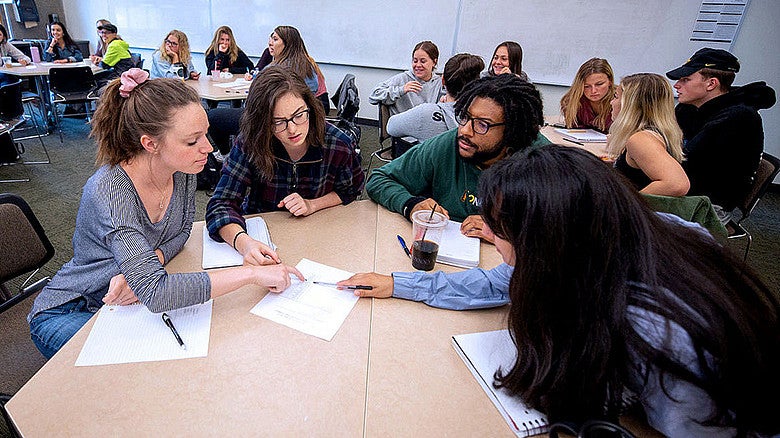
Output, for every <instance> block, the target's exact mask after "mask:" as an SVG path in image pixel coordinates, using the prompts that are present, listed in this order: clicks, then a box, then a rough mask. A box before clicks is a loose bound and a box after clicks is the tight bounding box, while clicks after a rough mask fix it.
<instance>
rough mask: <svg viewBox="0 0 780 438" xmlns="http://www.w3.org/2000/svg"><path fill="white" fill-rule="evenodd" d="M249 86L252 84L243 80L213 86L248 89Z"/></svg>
mask: <svg viewBox="0 0 780 438" xmlns="http://www.w3.org/2000/svg"><path fill="white" fill-rule="evenodd" d="M250 85H252V83H251V82H249V81H247V80H246V79H244V78H238V79H236V80H235V81H232V82H220V83H218V84H214V86H215V87H219V88H249V86H250Z"/></svg>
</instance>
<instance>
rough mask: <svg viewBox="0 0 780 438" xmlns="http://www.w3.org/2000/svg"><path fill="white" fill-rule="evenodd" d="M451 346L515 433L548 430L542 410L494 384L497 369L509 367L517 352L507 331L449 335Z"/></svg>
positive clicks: (528, 434) (527, 433)
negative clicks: (537, 409)
mask: <svg viewBox="0 0 780 438" xmlns="http://www.w3.org/2000/svg"><path fill="white" fill-rule="evenodd" d="M452 346H453V347H454V348H455V351H457V352H458V355H460V358H461V359H463V362H465V364H466V366H467V367H468V368H469V371H471V374H473V375H474V378H475V379H477V382H479V384H480V385H481V386H482V389H484V390H485V393H487V396H488V397H489V398H490V401H492V402H493V404H494V405H495V406H496V409H498V411H499V412H500V413H501V416H503V417H504V420H506V423H507V425H509V428H510V429H512V431H513V432H514V433H515V435H517V436H522V437H525V436H530V435H537V434H541V433H545V432H547V426H548V424H547V418H546V417H545V416H544V415H542V413H540V412H539V411H536V410H533V409H530V408H528V407H527V406H525V405H524V404H523V402H522V401H521V400H519V399H517V398H516V397H511V396H510V395H509V394H507V393H506V391H505V390H504V389H502V388H499V389H496V388H494V387H493V375H494V374H495V372H496V370H497V369H498V368H499V367H502V369H504V370H506V369H508V367H510V366H511V365H512V363H514V360H515V357H516V355H517V350H516V349H515V346H514V344H513V343H512V339H511V338H510V337H509V331H507V330H497V331H493V332H482V333H470V334H466V335H456V336H453V337H452Z"/></svg>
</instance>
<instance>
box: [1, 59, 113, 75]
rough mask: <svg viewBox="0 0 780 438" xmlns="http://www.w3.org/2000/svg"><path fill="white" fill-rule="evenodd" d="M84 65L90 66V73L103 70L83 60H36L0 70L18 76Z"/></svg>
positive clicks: (40, 73) (43, 73) (47, 73)
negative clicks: (66, 61)
mask: <svg viewBox="0 0 780 438" xmlns="http://www.w3.org/2000/svg"><path fill="white" fill-rule="evenodd" d="M85 65H88V66H89V67H90V68H92V73H99V72H101V71H103V69H102V68H100V67H99V66H97V65H94V64H92V63H91V62H87V63H86V64H85V63H84V62H68V63H66V64H55V63H53V62H36V63H31V64H29V65H27V66H15V67H10V68H7V67H0V72H1V73H7V74H9V75H14V76H20V77H29V76H48V75H49V70H51V69H52V68H60V67H83V66H85Z"/></svg>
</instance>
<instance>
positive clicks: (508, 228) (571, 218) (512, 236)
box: [479, 145, 780, 434]
mask: <svg viewBox="0 0 780 438" xmlns="http://www.w3.org/2000/svg"><path fill="white" fill-rule="evenodd" d="M479 193H480V195H481V197H482V209H483V217H484V219H485V222H486V223H487V225H488V226H489V227H490V228H491V229H492V230H493V231H494V233H495V234H496V236H498V237H500V238H501V239H504V240H507V241H509V242H511V244H512V246H513V248H514V252H515V257H516V260H517V266H516V267H515V271H514V273H513V275H512V279H511V282H510V286H509V288H510V300H511V302H512V306H511V309H510V315H509V329H510V332H511V333H512V336H513V339H514V342H515V345H516V347H517V350H518V359H517V361H516V362H515V363H514V365H513V366H512V367H511V368H510V369H502V370H499V371H498V372H497V373H496V384H497V385H498V386H501V387H504V388H506V389H507V390H508V391H509V392H511V393H512V394H515V395H517V396H519V397H521V398H522V399H523V400H524V401H525V402H526V403H528V404H529V405H531V406H533V407H535V408H537V409H540V410H542V411H544V412H546V413H547V414H548V416H549V417H550V419H551V421H558V420H560V419H567V420H573V421H582V420H584V419H587V418H597V417H603V416H607V417H612V416H616V415H617V413H618V410H619V405H620V400H621V392H622V390H623V388H624V387H626V386H627V385H630V384H631V382H636V379H635V378H634V379H632V378H631V376H639V385H642V381H644V383H647V382H648V378H653V379H655V378H658V379H660V381H661V382H662V388H664V386H663V382H664V378H663V377H664V376H665V375H666V376H673V377H675V378H679V379H682V380H685V381H688V382H690V383H692V384H693V385H695V386H697V387H699V388H701V389H702V390H703V391H705V392H706V393H707V394H708V395H709V396H710V397H711V398H712V400H713V401H714V404H715V406H714V410H713V412H712V415H711V417H710V418H708V419H706V420H705V421H704V424H708V425H718V426H735V427H737V428H738V430H740V431H743V432H744V431H759V432H764V433H770V434H773V433H778V432H779V431H780V426H779V425H778V422H777V419H776V417H777V401H776V400H777V394H778V393H780V374H778V372H777V370H778V369H780V324H779V323H778V318H779V317H780V302H778V297H777V296H776V295H775V294H774V293H772V292H771V291H770V290H769V289H768V287H767V286H766V285H765V284H764V283H763V282H762V281H761V280H759V278H758V277H757V275H756V274H755V273H754V272H753V271H752V270H751V269H750V268H749V267H748V266H747V265H745V264H744V263H742V262H741V261H740V260H739V259H737V258H736V257H735V256H734V255H732V253H731V251H730V250H728V249H726V248H724V247H722V246H721V245H720V244H718V243H717V242H716V241H714V240H713V239H712V238H711V237H709V236H708V235H705V234H703V233H701V232H699V231H697V230H695V229H691V228H688V227H683V226H680V225H679V224H672V223H670V222H668V221H666V220H664V219H662V218H661V217H659V216H658V215H656V214H655V213H653V212H651V211H650V210H649V208H648V207H647V206H646V204H645V202H644V201H643V200H642V198H641V196H640V195H638V194H637V193H636V192H635V191H634V190H632V189H631V188H629V187H628V186H627V185H625V184H624V183H623V182H622V181H621V180H619V179H618V177H617V176H616V175H615V174H614V171H613V170H612V169H610V168H609V167H607V166H606V165H605V164H604V163H602V162H601V161H600V160H599V159H597V158H596V157H595V156H593V155H591V154H590V153H588V152H584V151H581V150H578V149H576V148H570V147H564V146H555V145H553V146H545V147H542V148H539V149H536V150H531V151H527V152H525V153H518V154H516V155H514V156H513V157H510V158H508V159H505V160H502V161H500V162H499V163H497V164H495V165H493V166H491V167H490V168H489V169H488V170H487V171H486V172H485V173H483V174H482V176H481V178H480V188H479ZM654 315H655V316H657V317H658V318H657V319H654V318H653V316H654ZM638 320H639V322H638ZM659 321H660V322H659ZM664 321H665V322H664ZM642 322H644V323H645V324H652V325H653V326H655V328H656V329H657V330H658V331H657V333H658V335H657V336H658V339H655V340H654V342H653V343H652V344H650V343H648V339H646V337H647V336H652V335H648V334H647V333H645V334H644V337H642V336H640V335H639V334H638V333H637V331H635V327H636V326H637V325H638V324H641V323H642ZM680 329H682V330H684V331H685V332H686V333H687V335H689V336H690V342H691V345H692V348H693V352H692V353H691V354H690V355H687V356H686V353H685V351H684V350H683V349H682V348H680V346H679V345H680V339H681V336H684V335H681V331H680ZM672 336H674V337H675V338H676V341H675V342H672V339H671V338H672ZM683 339H684V338H683ZM683 344H685V342H683ZM675 347H676V348H675ZM683 348H684V347H683ZM689 357H693V358H694V359H692V360H694V361H695V365H696V366H698V367H699V369H700V371H701V373H700V374H694V373H693V372H691V371H690V369H689V367H690V363H688V362H687V359H689ZM651 370H652V371H658V372H659V374H660V376H659V377H656V376H650V375H649V373H650V371H651ZM642 379H644V380H642ZM631 389H633V390H635V391H641V389H642V387H641V386H640V387H638V388H636V387H635V388H631ZM664 390H665V389H664ZM766 400H773V401H771V402H766ZM702 415H707V413H702Z"/></svg>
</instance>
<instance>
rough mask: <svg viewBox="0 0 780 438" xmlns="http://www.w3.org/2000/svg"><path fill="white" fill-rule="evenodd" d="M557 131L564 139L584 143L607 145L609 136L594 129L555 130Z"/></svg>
mask: <svg viewBox="0 0 780 438" xmlns="http://www.w3.org/2000/svg"><path fill="white" fill-rule="evenodd" d="M555 131H556V132H557V133H559V134H561V135H562V136H563V137H564V138H568V139H571V140H576V141H581V142H583V143H606V142H607V135H606V134H602V133H600V132H598V131H596V130H593V129H563V128H555Z"/></svg>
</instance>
